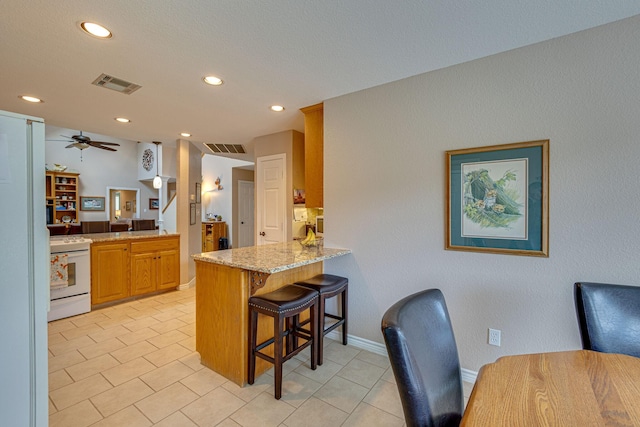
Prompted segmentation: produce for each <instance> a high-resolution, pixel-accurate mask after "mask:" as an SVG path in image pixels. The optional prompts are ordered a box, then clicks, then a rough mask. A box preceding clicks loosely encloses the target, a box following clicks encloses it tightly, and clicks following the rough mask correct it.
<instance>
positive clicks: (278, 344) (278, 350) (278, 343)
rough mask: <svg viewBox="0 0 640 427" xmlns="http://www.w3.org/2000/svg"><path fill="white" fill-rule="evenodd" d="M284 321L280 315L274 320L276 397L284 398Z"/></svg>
mask: <svg viewBox="0 0 640 427" xmlns="http://www.w3.org/2000/svg"><path fill="white" fill-rule="evenodd" d="M283 328H284V319H283V318H282V317H281V316H280V315H276V316H275V317H274V318H273V338H274V342H273V369H274V372H273V376H274V381H275V397H276V399H280V397H282V363H283V362H282V350H283V348H282V335H283V332H282V331H283Z"/></svg>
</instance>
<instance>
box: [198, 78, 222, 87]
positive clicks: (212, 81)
mask: <svg viewBox="0 0 640 427" xmlns="http://www.w3.org/2000/svg"><path fill="white" fill-rule="evenodd" d="M202 80H204V82H205V83H206V84H208V85H211V86H220V85H221V84H222V83H224V82H223V81H222V79H221V78H220V77H216V76H206V77H203V79H202Z"/></svg>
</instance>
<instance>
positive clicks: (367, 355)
mask: <svg viewBox="0 0 640 427" xmlns="http://www.w3.org/2000/svg"><path fill="white" fill-rule="evenodd" d="M356 359H358V360H363V361H365V362H367V363H371V364H372V365H376V366H379V367H380V368H383V369H387V368H388V367H389V366H391V364H390V363H389V358H388V357H387V356H382V355H380V354H375V353H372V352H370V351H366V350H360V353H358V355H357V356H356Z"/></svg>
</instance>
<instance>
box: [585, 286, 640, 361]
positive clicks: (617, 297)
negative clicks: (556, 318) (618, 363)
mask: <svg viewBox="0 0 640 427" xmlns="http://www.w3.org/2000/svg"><path fill="white" fill-rule="evenodd" d="M574 289H575V303H576V314H577V315H578V325H579V327H580V337H581V338H582V348H584V349H585V350H594V351H600V352H602V353H621V354H627V355H629V356H635V357H640V287H639V286H628V285H613V284H606V283H588V282H578V283H576V284H575V285H574Z"/></svg>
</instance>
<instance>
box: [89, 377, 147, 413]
mask: <svg viewBox="0 0 640 427" xmlns="http://www.w3.org/2000/svg"><path fill="white" fill-rule="evenodd" d="M151 394H153V390H152V389H151V387H149V386H148V385H147V384H145V383H144V382H143V381H141V380H140V379H139V378H134V379H132V380H131V381H128V382H126V383H124V384H120V385H119V386H117V387H114V388H112V389H109V390H107V391H105V392H103V393H100V394H98V395H96V396H93V397H92V398H91V402H92V403H93V406H95V407H96V408H97V409H98V411H100V413H101V414H102V416H104V417H108V416H110V415H113V414H115V413H116V412H119V411H121V410H122V409H124V408H126V407H127V406H131V405H133V404H134V403H136V402H138V401H140V400H142V399H144V398H145V397H147V396H149V395H151Z"/></svg>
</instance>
